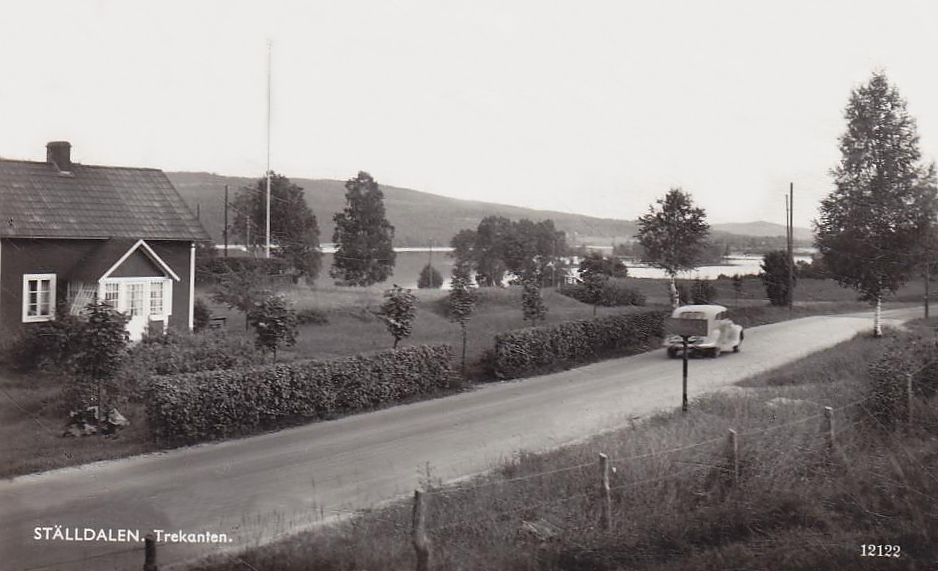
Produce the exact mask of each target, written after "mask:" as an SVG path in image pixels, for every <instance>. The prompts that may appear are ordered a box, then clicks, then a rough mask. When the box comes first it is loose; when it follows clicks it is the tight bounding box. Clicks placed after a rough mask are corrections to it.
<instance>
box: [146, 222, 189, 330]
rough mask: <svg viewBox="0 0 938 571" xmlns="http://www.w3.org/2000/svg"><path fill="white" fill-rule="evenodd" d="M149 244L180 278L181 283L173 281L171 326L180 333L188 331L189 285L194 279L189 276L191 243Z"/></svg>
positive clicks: (157, 241) (155, 242)
mask: <svg viewBox="0 0 938 571" xmlns="http://www.w3.org/2000/svg"><path fill="white" fill-rule="evenodd" d="M147 244H149V245H150V247H151V248H153V251H154V252H156V255H157V256H159V257H160V258H161V259H162V260H163V261H164V262H166V264H167V265H168V266H169V267H170V268H172V269H173V271H174V272H176V275H177V276H179V280H180V281H178V282H177V281H175V280H173V314H172V315H171V316H170V317H169V326H170V327H172V328H173V329H176V330H178V331H188V330H189V283H190V281H191V280H192V278H193V276H191V275H190V274H189V244H190V242H175V241H169V240H147Z"/></svg>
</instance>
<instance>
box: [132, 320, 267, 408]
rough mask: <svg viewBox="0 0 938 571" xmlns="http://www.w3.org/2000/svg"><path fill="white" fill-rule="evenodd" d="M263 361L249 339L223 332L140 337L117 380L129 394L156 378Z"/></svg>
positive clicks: (239, 366) (136, 392) (174, 333)
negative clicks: (125, 386)
mask: <svg viewBox="0 0 938 571" xmlns="http://www.w3.org/2000/svg"><path fill="white" fill-rule="evenodd" d="M264 362H265V356H264V354H263V353H262V352H261V350H259V349H258V348H257V347H255V345H254V344H253V343H251V342H250V340H248V339H244V338H241V337H237V336H231V337H229V336H227V335H225V333H224V332H223V331H212V330H206V331H203V332H200V333H178V332H176V331H174V330H172V329H170V330H169V332H167V333H166V334H165V335H154V336H147V337H144V338H143V341H141V342H140V343H137V344H136V345H134V346H133V347H131V348H130V351H128V353H127V357H126V359H125V360H124V367H123V369H122V370H121V373H120V378H121V379H122V381H123V382H124V383H125V384H126V385H127V389H129V392H130V393H131V394H133V395H135V396H140V395H139V391H140V389H141V388H142V387H144V386H145V385H146V383H147V382H148V381H149V380H150V379H151V378H152V377H157V376H170V375H182V374H187V373H196V372H200V371H215V370H219V369H233V368H242V367H248V366H251V365H257V364H261V363H264Z"/></svg>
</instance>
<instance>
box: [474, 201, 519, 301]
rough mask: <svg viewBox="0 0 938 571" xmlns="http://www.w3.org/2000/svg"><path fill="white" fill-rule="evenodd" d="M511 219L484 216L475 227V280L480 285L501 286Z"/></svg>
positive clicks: (506, 268) (505, 266)
mask: <svg viewBox="0 0 938 571" xmlns="http://www.w3.org/2000/svg"><path fill="white" fill-rule="evenodd" d="M511 233H512V228H511V220H509V219H507V218H505V217H503V216H486V217H485V218H483V219H482V221H481V222H479V226H478V228H476V237H475V244H474V247H473V262H474V263H475V271H476V281H477V282H478V284H479V285H480V286H501V285H502V280H503V279H504V278H505V272H506V271H507V270H508V266H507V264H506V263H505V246H506V243H507V241H508V239H509V237H510V236H511Z"/></svg>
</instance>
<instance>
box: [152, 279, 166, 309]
mask: <svg viewBox="0 0 938 571" xmlns="http://www.w3.org/2000/svg"><path fill="white" fill-rule="evenodd" d="M150 315H163V282H150Z"/></svg>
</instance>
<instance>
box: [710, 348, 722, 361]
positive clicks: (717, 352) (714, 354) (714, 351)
mask: <svg viewBox="0 0 938 571" xmlns="http://www.w3.org/2000/svg"><path fill="white" fill-rule="evenodd" d="M710 356H711V357H712V358H714V359H716V358H717V357H719V356H720V348H719V347H714V348H713V349H712V350H711V351H710Z"/></svg>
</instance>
